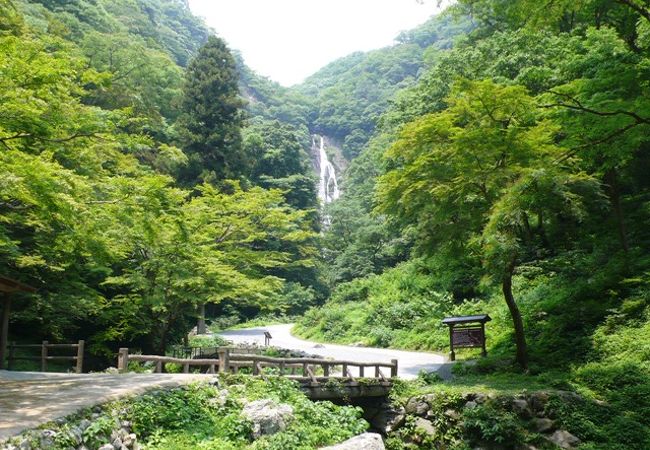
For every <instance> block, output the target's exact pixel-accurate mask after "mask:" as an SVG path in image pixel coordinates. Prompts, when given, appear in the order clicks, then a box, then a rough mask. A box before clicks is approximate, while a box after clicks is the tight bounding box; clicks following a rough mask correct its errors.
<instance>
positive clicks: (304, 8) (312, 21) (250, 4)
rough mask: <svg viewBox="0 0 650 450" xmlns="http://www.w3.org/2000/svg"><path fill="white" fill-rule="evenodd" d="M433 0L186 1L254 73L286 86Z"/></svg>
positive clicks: (430, 6)
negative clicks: (241, 57) (237, 51)
mask: <svg viewBox="0 0 650 450" xmlns="http://www.w3.org/2000/svg"><path fill="white" fill-rule="evenodd" d="M437 3H438V2H437V1H435V0H425V1H424V2H421V3H420V2H418V1H417V0H189V4H190V7H191V9H192V12H194V13H195V14H197V15H199V16H202V17H203V18H204V19H205V20H206V22H207V24H208V25H209V26H210V27H212V28H214V29H215V30H216V31H217V33H218V35H219V36H221V37H222V38H224V39H225V40H226V41H227V42H228V45H229V46H230V47H231V49H234V50H239V51H241V53H242V55H243V56H244V60H245V61H246V63H247V64H248V65H249V66H250V67H251V68H253V69H254V70H255V71H256V72H258V73H260V74H262V75H265V76H268V77H269V78H271V79H273V80H275V81H278V82H279V83H281V84H283V85H285V86H290V85H292V84H296V83H300V82H301V81H302V80H303V79H304V78H306V77H307V76H309V75H311V74H312V73H314V72H315V71H317V70H318V69H320V68H321V67H323V66H324V65H326V64H327V63H329V62H331V61H333V60H335V59H336V58H340V57H342V56H345V55H347V54H349V53H352V52H355V51H365V50H371V49H376V48H380V47H384V46H386V45H390V44H391V43H392V42H393V39H394V38H395V37H396V36H397V35H398V34H399V32H400V31H403V30H408V29H410V28H413V27H415V26H416V25H419V24H421V23H422V22H424V21H426V20H427V19H428V18H429V17H430V16H431V15H433V14H435V13H436V12H438V11H440V8H439V7H438V4H437Z"/></svg>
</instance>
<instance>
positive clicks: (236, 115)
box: [180, 36, 249, 185]
mask: <svg viewBox="0 0 650 450" xmlns="http://www.w3.org/2000/svg"><path fill="white" fill-rule="evenodd" d="M237 83H238V74H237V70H236V68H235V60H234V59H233V57H232V55H231V53H230V50H228V47H227V46H226V44H225V43H224V42H223V41H222V40H221V39H219V38H217V37H215V36H211V37H210V38H209V39H208V41H207V42H206V44H205V45H204V46H203V47H202V48H201V49H200V50H199V52H198V54H197V55H196V57H195V58H194V60H192V62H191V63H190V65H189V67H188V69H187V73H186V78H185V86H184V92H183V94H184V95H183V102H182V109H183V115H182V117H181V120H180V123H181V126H180V127H181V133H182V135H183V138H184V149H185V151H186V153H187V154H188V157H189V163H188V165H187V167H186V169H185V170H184V172H183V173H182V174H181V181H182V182H183V183H184V184H187V185H195V184H197V183H200V182H202V181H209V182H214V181H216V180H222V179H226V178H238V177H239V176H241V175H242V174H244V173H247V168H248V164H249V161H248V159H247V158H246V156H245V153H244V150H243V147H242V138H241V127H242V121H243V111H242V107H243V102H242V100H241V98H240V97H239V90H238V84H237Z"/></svg>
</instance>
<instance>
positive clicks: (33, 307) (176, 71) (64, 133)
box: [0, 0, 317, 368]
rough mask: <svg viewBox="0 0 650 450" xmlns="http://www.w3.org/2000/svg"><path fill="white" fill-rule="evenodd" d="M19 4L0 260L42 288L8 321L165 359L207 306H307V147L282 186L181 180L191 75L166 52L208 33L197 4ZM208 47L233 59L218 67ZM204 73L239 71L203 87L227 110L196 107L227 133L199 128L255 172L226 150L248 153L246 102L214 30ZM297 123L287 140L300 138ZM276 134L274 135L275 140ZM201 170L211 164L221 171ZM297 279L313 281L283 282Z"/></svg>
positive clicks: (7, 61)
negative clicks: (243, 138) (184, 184)
mask: <svg viewBox="0 0 650 450" xmlns="http://www.w3.org/2000/svg"><path fill="white" fill-rule="evenodd" d="M15 4H16V8H14V7H13V5H12V4H9V3H6V2H4V3H2V5H1V6H2V8H3V18H4V11H5V10H6V11H7V17H13V18H15V19H16V20H15V21H13V22H12V23H13V25H11V31H10V32H6V33H5V32H4V31H3V32H2V34H1V35H0V54H1V57H0V88H1V89H2V92H3V94H2V96H1V97H2V98H0V103H1V106H2V108H1V109H2V113H0V146H2V148H3V151H2V153H1V155H0V174H1V175H0V262H1V263H2V265H3V267H6V270H5V274H6V275H9V276H14V277H16V278H19V279H22V280H24V281H27V282H29V283H30V284H33V285H34V286H35V287H37V288H38V289H39V292H38V294H36V295H34V296H33V298H32V299H31V300H30V301H29V302H24V303H22V304H21V308H19V309H18V310H17V311H16V314H15V316H14V317H13V319H14V320H16V323H17V324H21V325H24V327H20V326H16V327H13V329H14V330H20V329H37V330H38V332H37V333H36V335H33V334H32V335H30V338H32V339H33V338H38V337H43V338H49V339H51V340H53V341H54V340H60V341H68V342H69V341H71V340H76V339H78V338H83V339H86V340H87V341H88V344H89V350H90V351H91V352H92V353H94V354H96V355H105V356H107V357H109V358H110V359H113V356H112V355H113V351H114V350H115V349H116V348H117V347H118V346H125V345H129V346H135V347H140V348H142V349H144V350H147V351H148V352H152V351H157V352H160V353H163V352H164V351H165V347H166V346H167V345H168V344H171V343H173V342H174V341H178V340H179V339H180V338H181V336H182V335H183V334H185V333H186V332H187V330H189V329H190V328H191V327H192V324H191V321H192V320H193V319H195V318H196V317H197V315H198V314H197V306H198V305H199V304H202V303H215V304H216V303H220V302H230V303H231V304H238V303H241V304H242V305H253V307H254V308H256V309H257V310H260V309H263V308H264V309H266V310H289V309H292V308H294V309H300V308H301V307H302V306H300V303H301V302H303V301H305V302H312V301H313V296H314V294H313V293H312V290H311V289H312V288H310V286H311V285H313V284H315V281H314V280H316V279H317V276H316V275H315V273H314V271H313V269H312V267H313V262H312V261H311V260H312V258H313V256H314V254H315V248H314V242H315V234H314V233H313V229H314V221H315V217H314V216H315V214H314V211H313V210H312V209H313V202H314V200H313V199H314V198H315V196H314V195H313V192H314V188H313V186H312V185H310V182H311V180H310V179H309V178H308V177H307V176H306V175H305V172H306V170H307V169H306V167H307V165H306V164H305V155H304V154H303V153H302V152H300V148H299V147H297V150H298V153H296V151H295V150H296V148H287V154H288V155H289V159H287V160H283V161H280V162H279V163H278V167H279V166H280V165H282V164H285V163H288V161H289V160H291V158H298V159H297V160H296V161H297V164H298V165H299V166H298V167H299V169H300V173H298V174H293V173H292V171H293V170H294V168H293V167H290V168H289V170H288V174H289V175H288V176H287V177H284V178H278V179H277V180H276V179H275V178H272V177H271V178H269V180H268V182H267V187H269V188H275V187H281V188H282V189H283V191H280V190H278V189H264V188H262V187H251V186H250V183H249V182H248V181H247V180H244V182H243V183H242V184H241V185H240V184H238V183H231V182H227V181H225V180H224V179H222V178H221V179H219V180H216V179H214V177H213V176H212V175H210V177H212V180H213V181H215V182H216V181H218V184H219V188H218V189H217V188H216V187H215V186H214V185H205V186H195V189H194V191H193V192H189V191H185V190H183V189H181V188H179V187H178V184H179V183H178V179H177V177H178V176H179V174H182V173H187V172H188V171H189V170H191V169H192V168H193V167H194V166H192V164H193V163H195V162H196V155H197V153H196V152H194V151H195V150H196V151H199V150H200V149H198V148H195V147H192V145H194V144H191V145H188V146H186V147H184V148H182V149H181V148H180V147H183V146H184V144H183V139H181V138H180V136H179V135H178V129H183V127H181V122H182V121H181V122H179V121H178V120H177V118H178V116H179V113H180V112H181V111H179V109H178V103H179V100H180V96H181V93H182V88H183V86H182V72H183V69H182V68H181V67H180V66H179V65H177V64H176V63H175V62H174V60H177V61H179V62H180V60H181V59H182V54H183V53H184V52H190V51H191V52H193V51H194V50H196V49H198V47H199V43H198V42H180V41H174V39H181V40H182V39H184V38H181V36H185V37H189V38H192V36H193V37H195V38H196V39H199V40H200V39H202V38H201V36H203V37H204V38H205V39H207V32H206V34H202V33H203V31H205V28H204V27H203V25H202V24H201V23H200V21H198V20H197V19H195V18H193V17H192V16H191V15H189V12H188V10H187V7H186V6H184V4H182V3H181V2H176V1H171V0H170V1H167V0H160V1H158V0H155V1H150V2H140V1H138V2H130V1H119V2H102V1H100V2H85V1H82V2H76V3H75V2H73V3H69V2H64V3H60V2H41V3H38V4H37V3H30V2H22V1H21V2H16V3H15ZM130 14H132V16H130ZM142 14H145V15H147V18H146V19H144V18H142ZM23 19H24V20H23ZM140 19H142V20H141V22H140V23H137V21H138V20H140ZM12 20H13V19H12ZM131 20H134V21H135V22H131ZM152 21H153V22H156V24H157V26H158V27H159V28H156V26H153V25H152ZM14 22H15V23H14ZM3 24H4V22H3ZM170 24H174V26H177V29H175V30H174V31H173V32H172V30H170V29H167V26H168V25H170ZM3 30H4V28H3ZM7 30H9V28H7ZM201 30H203V31H201ZM195 31H196V33H195ZM205 39H204V40H205ZM201 43H202V42H201ZM174 49H175V50H179V51H180V52H177V53H174V52H175V50H174ZM172 50H173V51H172ZM185 56H188V55H185ZM215 57H216V58H217V59H219V61H221V60H222V59H223V60H225V61H226V64H225V66H224V67H221V68H219V67H217V66H215V65H211V64H210V63H209V59H210V58H215ZM205 70H207V72H209V73H211V74H212V75H213V76H217V75H219V74H222V75H224V76H225V75H227V76H228V77H229V79H228V80H226V81H224V80H220V79H216V78H214V77H213V78H212V79H210V82H209V83H208V86H207V87H208V88H209V89H211V90H212V93H213V94H214V93H215V92H221V94H223V96H224V97H223V98H222V99H221V100H223V101H218V102H216V101H213V100H210V101H209V104H210V105H211V107H215V108H217V107H219V106H222V107H224V108H226V109H227V111H225V112H224V111H214V110H211V111H209V114H208V115H207V116H209V117H207V116H205V117H202V118H198V119H200V120H203V119H205V120H207V119H210V120H213V122H214V123H213V125H214V126H215V127H217V128H219V126H222V125H223V127H225V128H220V129H219V130H217V129H216V128H215V129H213V130H212V131H209V130H207V131H209V132H210V133H211V132H214V133H216V134H214V133H213V134H212V135H210V136H212V137H209V136H208V137H209V138H210V139H212V138H215V139H217V137H218V136H217V135H222V134H223V133H226V131H227V133H226V134H228V136H230V137H228V136H221V137H220V138H219V139H222V138H224V139H226V141H228V142H229V143H228V145H226V144H224V145H223V146H220V147H219V146H218V148H213V147H210V149H211V151H212V150H219V151H222V150H223V151H226V150H227V151H226V153H227V154H228V157H229V158H230V157H232V158H233V159H232V163H233V167H231V169H232V171H230V172H229V173H230V174H233V175H242V174H243V175H250V174H249V173H248V172H247V171H248V166H247V165H246V164H244V162H242V161H239V160H238V159H237V158H239V156H241V154H240V155H239V156H237V155H236V154H235V153H236V152H235V153H232V152H230V150H228V149H227V148H226V147H228V146H229V145H234V147H232V148H233V149H235V148H239V144H238V143H237V140H238V139H239V133H240V126H241V123H240V122H238V120H239V118H241V115H242V111H241V108H240V107H241V105H242V103H241V101H240V99H239V97H238V93H237V82H238V78H237V74H236V72H235V69H234V61H233V59H232V58H231V57H230V56H229V53H228V50H227V48H226V47H225V46H224V45H223V43H221V42H220V41H218V40H216V39H212V40H211V41H210V44H209V46H208V47H205V48H204V50H203V52H202V53H201V54H200V56H199V57H198V59H197V62H196V63H195V64H194V65H193V66H192V69H191V70H189V74H190V75H188V81H187V86H186V94H187V95H189V94H188V92H189V91H191V90H192V87H193V88H197V86H198V85H200V84H201V83H198V85H197V84H193V83H192V80H193V79H194V80H195V81H196V79H195V78H192V76H191V74H194V75H195V76H198V75H199V72H201V71H205ZM222 72H223V73H222ZM199 100H200V99H197V101H199ZM203 100H204V101H205V98H204V99H203ZM226 100H228V101H229V102H230V103H228V104H227V105H226V103H227V102H226ZM206 104H207V103H206ZM185 107H186V108H189V111H186V112H188V113H191V112H192V109H191V108H190V105H189V104H187V103H186V104H185ZM194 112H196V111H194ZM219 112H224V114H225V113H227V114H226V115H225V116H224V115H219V114H218V113H219ZM229 114H230V115H229ZM195 119H196V118H195ZM231 119H233V120H234V119H237V120H234V121H233V120H231ZM179 120H180V119H179ZM219 121H221V122H219ZM172 122H175V123H172ZM194 123H195V124H196V123H197V122H194ZM206 123H207V122H206ZM219 124H220V125H219ZM200 128H201V130H200V131H202V132H203V131H206V129H205V128H204V127H202V126H201V127H200ZM185 129H186V130H187V128H185ZM228 130H229V131H228ZM292 133H294V131H293V130H288V129H287V131H286V132H285V133H284V134H283V135H282V136H281V138H282V139H284V138H287V139H293V140H294V143H295V142H296V141H297V139H298V138H297V137H295V136H294V134H292ZM297 134H298V133H297V132H295V135H296V136H297ZM215 136H217V137H215ZM185 137H187V136H185ZM204 137H205V135H204ZM206 139H207V138H206ZM219 139H217V141H218V140H219ZM282 139H280V141H278V142H275V143H274V145H277V146H278V147H280V148H282V147H283V146H284V145H285V144H286V142H288V141H283V140H282ZM217 141H214V142H217ZM226 141H223V139H222V141H219V142H226ZM197 142H198V141H197ZM202 142H203V143H204V144H205V141H202ZM210 142H212V141H210ZM214 142H213V143H214ZM197 145H199V144H197ZM228 148H230V147H228ZM193 152H194V153H193ZM226 153H224V155H225V154H226ZM208 156H209V155H208ZM213 156H214V155H213ZM235 160H237V162H236V161H235ZM213 162H214V161H213ZM240 162H241V164H240ZM188 164H189V165H188ZM208 166H209V164H208V165H206V166H205V167H203V169H206V173H207V172H210V171H212V172H214V171H215V170H216V171H217V172H218V173H219V175H218V176H220V177H223V175H224V174H225V173H226V172H223V171H221V170H222V169H224V167H222V166H219V167H218V168H216V169H215V167H208ZM194 168H195V167H194ZM203 169H201V170H203ZM220 171H221V172H220ZM217 172H215V173H217ZM195 175H196V176H198V174H195ZM243 175H242V176H243ZM271 175H272V174H271ZM294 175H296V176H298V177H301V176H302V177H303V178H304V179H291V178H290V177H291V176H294ZM278 176H280V175H278ZM287 178H289V179H291V182H287V183H286V184H282V181H283V180H284V179H287ZM255 181H257V180H255ZM274 181H276V182H277V184H278V185H279V186H274V184H273V183H274ZM215 184H216V183H215ZM260 184H261V183H260ZM240 186H243V187H240ZM287 201H291V202H293V203H294V204H295V205H297V208H300V209H302V211H298V210H296V209H294V208H291V207H290V206H288V205H287V203H286V202H287ZM310 202H311V203H310ZM308 210H309V211H308ZM310 271H311V272H310ZM306 274H308V276H307V275H306ZM290 277H293V278H292V281H293V280H298V279H301V280H305V281H304V285H301V286H299V287H297V286H296V285H295V284H289V285H287V287H286V288H285V286H284V280H285V279H287V278H290ZM294 282H295V281H294ZM310 283H311V284H310ZM279 292H285V293H286V296H285V297H279V294H278V293H279ZM276 301H278V306H277V307H273V306H272V304H271V303H272V302H276ZM280 303H281V304H280ZM22 305H24V306H22ZM18 337H20V336H18ZM98 368H99V367H98Z"/></svg>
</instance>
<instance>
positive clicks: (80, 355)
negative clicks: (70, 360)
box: [74, 339, 86, 373]
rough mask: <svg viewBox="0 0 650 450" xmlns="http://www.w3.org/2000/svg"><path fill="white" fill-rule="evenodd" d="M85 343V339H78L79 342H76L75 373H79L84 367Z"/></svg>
mask: <svg viewBox="0 0 650 450" xmlns="http://www.w3.org/2000/svg"><path fill="white" fill-rule="evenodd" d="M85 345H86V341H84V340H83V339H82V340H79V343H78V344H77V365H76V366H75V370H74V371H75V372H76V373H81V372H82V371H83V367H84V347H85Z"/></svg>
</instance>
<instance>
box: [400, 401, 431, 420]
mask: <svg viewBox="0 0 650 450" xmlns="http://www.w3.org/2000/svg"><path fill="white" fill-rule="evenodd" d="M404 410H405V411H406V414H413V415H415V416H424V415H425V414H426V413H427V411H429V403H427V402H426V400H425V399H424V398H422V397H411V398H410V399H409V400H408V402H406V406H405V407H404Z"/></svg>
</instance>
